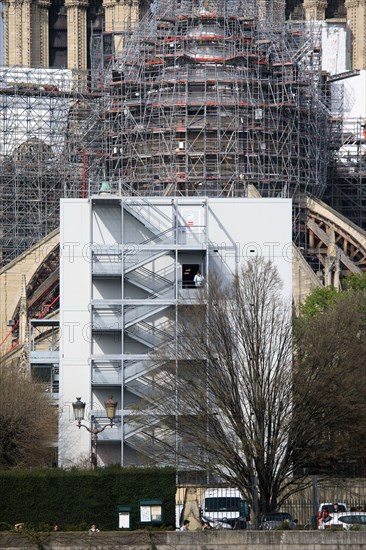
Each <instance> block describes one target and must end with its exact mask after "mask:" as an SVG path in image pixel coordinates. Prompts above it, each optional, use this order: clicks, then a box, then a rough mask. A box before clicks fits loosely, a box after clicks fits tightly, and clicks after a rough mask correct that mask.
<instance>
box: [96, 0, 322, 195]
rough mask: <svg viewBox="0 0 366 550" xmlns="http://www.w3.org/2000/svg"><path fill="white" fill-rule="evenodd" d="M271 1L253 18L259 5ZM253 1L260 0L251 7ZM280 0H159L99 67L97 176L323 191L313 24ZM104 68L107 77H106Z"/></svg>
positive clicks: (216, 188) (125, 185) (179, 191)
mask: <svg viewBox="0 0 366 550" xmlns="http://www.w3.org/2000/svg"><path fill="white" fill-rule="evenodd" d="M268 5H272V6H277V8H278V9H277V10H274V9H273V10H272V12H271V13H269V15H268V10H267V16H268V19H266V20H264V19H263V18H262V15H263V13H262V12H260V9H261V6H262V7H263V10H264V8H265V7H266V6H268ZM258 10H259V11H258ZM279 14H280V15H281V14H284V10H283V9H282V6H281V2H278V3H277V4H276V3H266V2H247V1H245V2H244V1H242V0H228V1H226V2H221V1H220V2H219V1H218V0H207V1H204V0H202V1H200V0H197V1H195V0H190V1H188V0H173V1H171V0H170V1H168V0H159V1H158V2H156V3H155V9H154V11H152V12H151V13H150V14H148V15H147V16H146V17H145V19H144V20H143V21H142V23H141V24H140V25H139V27H138V29H137V31H136V32H135V33H134V35H133V36H132V37H131V39H130V40H129V42H128V44H127V45H126V47H125V49H124V50H123V53H122V54H121V55H119V56H117V57H116V59H115V61H114V63H113V64H112V66H111V68H110V71H107V72H106V81H105V84H104V89H105V90H106V92H107V93H108V94H110V98H111V101H110V107H109V109H108V110H107V112H106V113H105V122H104V138H105V141H104V145H105V158H106V175H107V177H108V179H109V180H110V182H111V184H112V186H114V185H115V186H116V187H118V188H119V189H122V191H123V190H125V192H127V193H131V192H133V193H136V194H142V195H178V196H179V195H183V196H190V195H204V196H245V195H246V190H247V186H248V184H254V185H255V186H256V188H257V189H258V191H259V192H260V193H261V195H262V196H264V197H278V196H282V197H289V196H291V197H294V196H296V195H297V194H298V193H299V192H307V191H309V192H311V193H313V194H315V195H316V196H321V195H322V193H323V191H324V187H325V182H326V163H327V145H328V137H329V128H328V120H329V114H330V112H329V109H328V107H327V105H326V101H327V100H326V94H325V93H324V90H323V89H322V83H321V78H320V35H319V30H318V31H316V30H315V29H313V28H311V26H310V24H306V23H288V24H287V25H286V26H285V25H284V22H283V18H282V16H280V15H279ZM108 78H109V80H108Z"/></svg>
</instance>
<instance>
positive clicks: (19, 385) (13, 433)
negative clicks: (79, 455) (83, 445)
mask: <svg viewBox="0 0 366 550" xmlns="http://www.w3.org/2000/svg"><path fill="white" fill-rule="evenodd" d="M56 427H57V412H56V407H55V406H54V405H53V404H52V402H51V398H50V396H49V394H48V393H46V391H45V387H44V386H43V385H41V384H37V383H36V382H34V381H32V380H31V379H30V378H29V377H28V376H26V375H25V374H24V373H21V372H20V371H19V369H17V368H12V367H4V366H2V367H0V466H2V467H8V468H14V467H29V466H32V467H33V466H43V465H45V464H46V463H47V461H48V462H49V460H50V444H51V443H52V442H53V440H54V439H55V436H56Z"/></svg>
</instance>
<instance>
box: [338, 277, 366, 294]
mask: <svg viewBox="0 0 366 550" xmlns="http://www.w3.org/2000/svg"><path fill="white" fill-rule="evenodd" d="M342 285H343V288H344V290H354V291H356V292H362V291H364V290H366V273H350V274H349V275H346V277H344V279H343V280H342Z"/></svg>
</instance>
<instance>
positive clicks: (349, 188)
mask: <svg viewBox="0 0 366 550" xmlns="http://www.w3.org/2000/svg"><path fill="white" fill-rule="evenodd" d="M340 140H341V141H340V144H339V147H338V149H337V150H336V151H335V154H334V157H333V162H332V163H331V165H330V167H329V172H328V187H327V190H326V200H327V202H328V204H330V205H331V206H332V207H333V208H335V209H336V210H337V211H339V212H341V213H342V214H343V215H344V216H346V217H347V218H348V219H349V220H350V221H351V222H353V223H354V224H356V225H358V226H359V227H361V228H362V229H366V120H365V119H363V118H346V119H345V120H344V121H343V125H342V132H341V133H340Z"/></svg>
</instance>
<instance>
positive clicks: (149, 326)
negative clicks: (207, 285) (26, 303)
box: [59, 195, 292, 467]
mask: <svg viewBox="0 0 366 550" xmlns="http://www.w3.org/2000/svg"><path fill="white" fill-rule="evenodd" d="M291 250H292V235H291V200H290V199H240V198H233V199H230V198H205V197H201V198H199V197H194V198H189V197H188V198H184V197H179V198H172V197H169V198H168V197H163V198H158V197H154V198H140V197H121V196H117V195H107V196H101V195H100V196H93V197H92V198H90V199H65V200H62V201H61V266H60V267H61V274H60V292H61V306H60V326H61V345H60V394H59V395H60V398H59V402H60V429H59V465H60V466H63V467H68V466H72V465H80V463H81V462H82V461H83V460H86V459H87V457H88V456H90V449H91V437H90V434H89V433H88V432H87V430H83V429H81V430H78V429H77V426H76V423H75V421H74V420H73V411H72V402H74V401H75V398H76V397H81V399H82V401H84V402H86V404H87V415H88V416H87V418H86V421H85V422H86V423H87V425H88V426H90V427H91V425H92V422H93V421H96V422H97V425H98V426H99V427H103V425H105V424H106V423H108V419H107V418H106V415H105V412H104V402H105V401H106V399H107V398H108V397H110V396H113V398H114V399H115V400H116V401H117V402H118V406H117V424H116V425H115V426H113V427H112V428H109V427H108V428H107V429H106V430H104V431H103V433H101V434H100V435H99V438H98V462H99V465H107V464H111V463H120V464H124V465H128V464H142V463H146V460H147V458H148V457H146V456H145V457H144V456H142V455H141V454H140V452H139V447H140V445H139V444H140V442H141V441H140V439H141V437H140V434H139V430H138V428H136V424H135V423H134V421H133V420H134V414H135V413H136V410H137V409H138V407H139V404H140V403H141V400H142V399H144V398H146V396H147V395H148V392H149V391H150V390H151V375H152V373H153V371H154V369H155V368H156V365H154V361H153V359H152V358H151V354H150V352H151V351H152V350H156V349H157V348H158V347H159V346H160V345H162V343H163V342H164V341H165V340H166V339H167V338H174V337H176V326H177V315H178V308H177V307H176V306H177V305H178V304H179V305H182V304H183V305H184V303H190V304H192V301H193V303H194V301H195V299H197V297H198V293H199V292H200V290H199V289H197V288H195V286H194V283H193V278H194V275H195V274H196V272H197V271H201V272H202V274H203V275H204V277H205V278H207V277H209V275H210V274H211V273H213V272H215V273H216V272H218V273H220V274H221V275H222V277H224V278H226V279H230V277H231V276H232V275H233V274H234V273H235V272H236V271H237V269H238V268H239V266H240V265H241V264H242V263H243V262H245V260H246V259H248V258H250V257H253V256H263V257H265V258H270V259H271V260H273V262H274V263H275V265H276V266H277V268H278V270H279V273H280V275H281V277H282V280H283V284H284V292H285V294H286V295H288V296H290V295H291V284H292V283H291V259H292V258H291Z"/></svg>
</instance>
